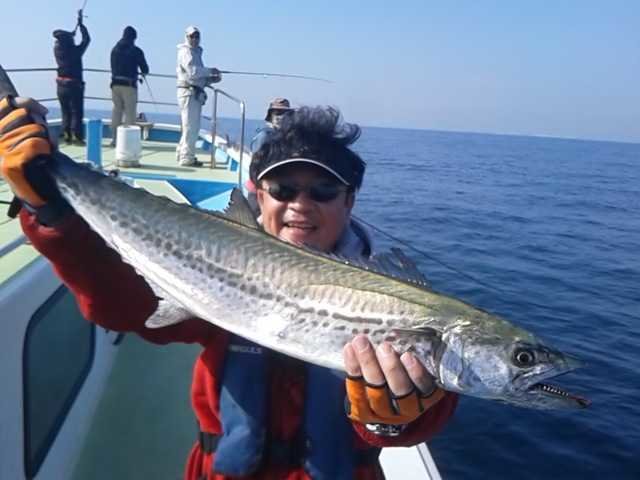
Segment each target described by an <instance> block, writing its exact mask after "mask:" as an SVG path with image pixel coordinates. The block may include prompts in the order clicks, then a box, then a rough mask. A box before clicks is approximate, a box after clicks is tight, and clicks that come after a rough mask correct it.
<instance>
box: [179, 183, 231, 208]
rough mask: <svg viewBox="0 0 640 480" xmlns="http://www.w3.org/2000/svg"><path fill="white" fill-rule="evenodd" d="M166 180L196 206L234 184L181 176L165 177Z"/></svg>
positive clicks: (228, 189) (228, 190)
mask: <svg viewBox="0 0 640 480" xmlns="http://www.w3.org/2000/svg"><path fill="white" fill-rule="evenodd" d="M167 181H168V182H169V183H170V184H171V186H173V187H174V188H175V189H176V190H178V191H179V192H180V193H181V194H182V195H183V196H184V197H185V198H186V199H187V200H189V203H191V204H192V205H198V206H200V204H201V203H203V202H208V201H209V200H211V199H212V198H213V197H216V196H218V195H220V194H222V193H225V192H230V191H231V190H232V189H233V188H234V187H235V186H236V184H235V183H227V182H209V181H204V180H185V179H182V178H174V179H170V180H169V179H167ZM228 198H229V197H228V196H227V199H228ZM227 203H228V202H227ZM225 206H226V204H225Z"/></svg>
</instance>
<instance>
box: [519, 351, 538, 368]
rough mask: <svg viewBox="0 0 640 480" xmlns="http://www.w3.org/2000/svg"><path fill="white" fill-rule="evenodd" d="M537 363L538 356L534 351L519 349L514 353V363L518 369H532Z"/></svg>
mask: <svg viewBox="0 0 640 480" xmlns="http://www.w3.org/2000/svg"><path fill="white" fill-rule="evenodd" d="M535 361H536V355H535V353H533V350H530V349H528V348H517V349H515V350H514V352H513V363H515V364H516V366H518V367H530V366H532V365H533V364H534V363H535Z"/></svg>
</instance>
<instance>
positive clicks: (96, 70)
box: [5, 67, 333, 83]
mask: <svg viewBox="0 0 640 480" xmlns="http://www.w3.org/2000/svg"><path fill="white" fill-rule="evenodd" d="M5 71H6V72H8V73H12V72H14V73H20V72H55V71H57V69H56V68H48V67H47V68H7V69H6V70H5ZM84 71H85V72H94V73H111V70H106V69H104V68H85V69H84ZM219 71H220V73H224V74H225V75H253V76H256V77H264V78H266V77H284V78H298V79H301V80H313V81H317V82H325V83H333V82H332V81H331V80H327V79H326V78H320V77H309V76H306V75H294V74H289V73H267V72H240V71H235V70H219ZM146 76H147V77H157V78H172V79H175V78H177V77H176V76H175V75H170V74H165V73H147V75H146Z"/></svg>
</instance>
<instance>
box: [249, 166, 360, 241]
mask: <svg viewBox="0 0 640 480" xmlns="http://www.w3.org/2000/svg"><path fill="white" fill-rule="evenodd" d="M276 184H278V185H282V186H286V187H294V188H297V189H299V190H302V191H300V192H299V193H297V195H295V197H294V198H293V199H291V200H289V201H286V200H277V199H275V198H274V197H273V196H272V194H271V193H269V191H268V189H269V187H274V186H275V185H276ZM314 186H318V187H320V188H324V189H325V190H326V189H327V188H326V187H332V186H337V187H338V189H339V194H338V195H337V196H336V197H335V198H334V199H332V200H329V201H326V202H321V201H317V200H313V199H312V198H311V196H313V194H310V192H309V190H308V189H309V188H311V187H314ZM259 187H260V188H258V190H257V197H258V204H259V205H260V210H261V212H262V224H263V226H264V229H265V231H266V232H267V233H270V234H271V235H274V236H276V237H278V238H280V239H281V240H284V241H286V242H290V243H295V244H304V245H308V246H310V247H314V248H317V249H318V250H321V251H324V252H329V251H331V250H332V249H333V247H334V246H335V244H336V242H337V241H338V238H340V235H341V234H342V231H343V230H344V228H345V226H346V225H347V223H348V221H349V218H350V213H351V208H352V207H353V203H354V200H355V196H354V195H353V194H352V193H347V187H346V185H344V184H342V183H341V182H340V181H339V180H338V179H337V178H335V177H334V176H333V175H331V174H330V173H329V172H327V171H326V170H324V169H322V168H320V167H317V166H315V165H309V164H304V163H295V164H291V165H285V166H282V167H280V168H277V169H275V170H274V171H273V172H270V174H268V175H267V176H266V177H265V178H263V179H262V180H261V182H260V185H259ZM329 190H330V189H329Z"/></svg>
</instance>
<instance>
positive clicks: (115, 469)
mask: <svg viewBox="0 0 640 480" xmlns="http://www.w3.org/2000/svg"><path fill="white" fill-rule="evenodd" d="M200 351H201V347H200V346H199V345H185V344H170V345H165V346H159V345H154V344H151V343H148V342H145V341H144V340H142V339H141V338H140V337H138V336H136V335H127V336H126V337H125V338H124V341H123V342H122V344H121V345H120V347H119V352H118V355H117V357H116V359H115V363H114V367H113V370H112V371H111V373H110V375H109V378H108V379H107V382H106V387H105V391H104V394H103V396H102V398H101V399H100V403H99V404H98V407H97V410H96V413H95V415H94V416H93V420H92V424H91V425H90V426H89V433H88V436H87V438H86V440H85V443H84V445H83V448H82V450H81V452H80V456H79V460H78V463H77V464H76V467H75V469H74V474H73V477H72V479H73V480H85V479H87V478H91V479H93V480H103V479H104V480H107V479H114V478H117V479H120V480H128V479H131V480H133V479H140V478H167V479H176V480H177V479H180V478H182V477H183V472H184V467H185V463H186V459H187V457H188V454H189V451H190V449H191V447H192V446H193V444H194V442H195V440H196V438H197V431H198V430H197V426H196V422H195V420H194V416H193V411H192V410H191V404H190V398H189V393H190V382H191V371H192V369H193V364H194V361H195V358H196V356H197V355H198V353H199V352H200ZM167 410H169V411H167Z"/></svg>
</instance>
